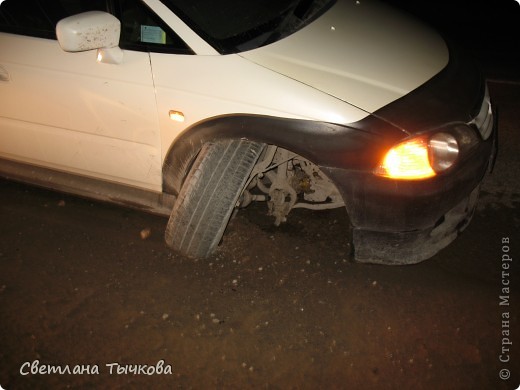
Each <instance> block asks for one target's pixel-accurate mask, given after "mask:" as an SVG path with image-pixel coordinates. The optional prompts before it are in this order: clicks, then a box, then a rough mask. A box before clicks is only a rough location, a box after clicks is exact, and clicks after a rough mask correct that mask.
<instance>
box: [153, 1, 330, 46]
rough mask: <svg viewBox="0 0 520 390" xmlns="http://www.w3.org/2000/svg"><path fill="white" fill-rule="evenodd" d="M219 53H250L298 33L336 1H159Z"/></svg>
mask: <svg viewBox="0 0 520 390" xmlns="http://www.w3.org/2000/svg"><path fill="white" fill-rule="evenodd" d="M161 1H162V2H163V3H164V4H165V5H166V6H168V7H169V8H170V9H171V10H172V11H173V12H174V13H175V14H177V16H179V17H180V18H182V19H183V20H184V22H185V23H186V24H188V25H189V26H190V27H191V28H192V29H193V30H195V31H196V32H197V33H198V34H199V35H200V36H201V37H202V38H204V39H205V40H206V41H207V42H208V43H209V44H211V45H212V46H213V47H214V48H215V49H217V50H218V51H219V52H220V53H222V54H227V53H237V52H241V51H246V50H251V49H254V48H257V47H260V46H263V45H266V44H269V43H272V42H275V41H277V40H279V39H281V38H284V37H286V36H288V35H290V34H292V33H294V32H295V31H297V30H299V29H300V28H302V27H303V26H305V25H306V24H308V23H309V22H311V21H312V20H314V19H315V18H316V17H318V16H319V15H321V14H322V13H323V12H325V11H326V10H327V9H328V8H329V7H330V6H331V5H332V4H334V3H335V2H336V0H250V1H240V0H222V1H218V0H198V1H193V0H161Z"/></svg>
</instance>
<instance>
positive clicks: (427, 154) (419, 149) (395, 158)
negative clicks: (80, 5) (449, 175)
mask: <svg viewBox="0 0 520 390" xmlns="http://www.w3.org/2000/svg"><path fill="white" fill-rule="evenodd" d="M458 156H459V144H458V142H457V139H456V138H455V137H454V136H453V135H451V134H449V133H443V132H441V133H436V134H434V135H433V136H431V137H429V138H428V137H425V136H421V137H418V138H412V139H409V140H406V141H404V142H401V143H400V144H397V145H396V146H394V147H393V148H391V149H390V150H389V151H388V152H387V153H386V155H385V157H384V158H383V160H382V161H381V163H380V164H379V166H378V167H377V168H376V170H375V172H374V173H375V174H376V175H378V176H384V177H388V178H391V179H399V180H421V179H428V178H430V177H433V176H435V175H436V174H437V173H440V172H442V171H445V170H446V169H448V168H450V167H451V166H452V165H453V164H454V163H455V161H456V160H457V158H458Z"/></svg>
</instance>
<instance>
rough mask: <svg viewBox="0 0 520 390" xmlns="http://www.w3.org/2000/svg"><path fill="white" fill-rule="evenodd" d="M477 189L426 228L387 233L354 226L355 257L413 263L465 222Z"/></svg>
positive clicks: (452, 237)
mask: <svg viewBox="0 0 520 390" xmlns="http://www.w3.org/2000/svg"><path fill="white" fill-rule="evenodd" d="M479 190H480V186H479V187H477V188H475V189H474V190H473V191H472V192H471V194H470V195H469V196H468V197H466V198H464V199H463V200H462V201H461V202H460V203H459V204H457V205H456V206H455V207H454V208H452V209H451V210H450V211H448V212H447V213H446V214H444V215H443V216H442V217H441V218H440V219H439V221H438V222H437V224H436V225H434V226H433V227H431V228H429V229H425V230H415V231H408V232H396V233H389V232H378V231H371V230H362V229H358V228H354V229H353V232H352V233H353V237H352V238H353V243H354V247H355V248H356V250H355V254H354V258H355V260H356V261H359V262H369V263H376V264H403V263H407V264H415V263H418V262H420V261H423V260H426V259H428V258H430V257H432V256H433V255H435V254H436V253H437V252H439V251H440V250H441V249H443V248H444V247H446V246H447V245H449V244H450V243H451V242H452V241H453V240H455V238H457V236H458V235H459V233H461V232H462V231H463V230H464V229H465V228H466V227H467V226H468V224H469V222H470V221H471V218H472V217H473V212H474V210H475V208H476V205H477V200H478V195H479Z"/></svg>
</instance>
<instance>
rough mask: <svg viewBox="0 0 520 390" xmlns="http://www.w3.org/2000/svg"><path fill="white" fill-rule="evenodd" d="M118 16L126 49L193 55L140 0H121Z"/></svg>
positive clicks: (118, 3)
mask: <svg viewBox="0 0 520 390" xmlns="http://www.w3.org/2000/svg"><path fill="white" fill-rule="evenodd" d="M116 8H117V9H116V12H115V14H116V16H117V17H118V18H119V20H120V21H121V47H122V48H124V49H133V50H144V51H156V52H174V53H179V54H193V51H192V50H191V49H190V48H189V47H188V46H187V45H186V44H185V43H184V41H183V40H182V39H181V38H179V36H178V35H177V34H175V32H173V30H171V29H170V28H169V27H168V26H167V25H166V24H165V23H164V22H163V21H162V20H161V19H160V18H159V17H158V16H157V15H156V14H155V13H153V12H152V10H150V9H149V8H148V7H147V6H146V5H145V4H144V3H142V2H141V1H140V0H119V1H118V2H117V3H116Z"/></svg>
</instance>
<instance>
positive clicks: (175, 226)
mask: <svg viewBox="0 0 520 390" xmlns="http://www.w3.org/2000/svg"><path fill="white" fill-rule="evenodd" d="M263 146H264V145H263V144H261V143H254V142H250V141H245V140H230V141H219V142H216V143H214V144H206V145H204V146H203V148H202V150H201V151H200V153H199V155H198V156H197V158H196V159H195V162H194V163H193V166H192V168H191V169H190V172H189V173H188V176H187V177H186V180H185V181H184V184H183V185H182V188H181V191H180V193H179V196H178V198H177V200H176V201H175V205H174V206H173V210H172V212H171V215H170V219H169V220H168V224H167V225H166V232H165V240H166V243H167V245H168V246H170V247H171V248H172V249H174V250H175V251H177V252H179V253H181V254H183V255H185V256H188V257H192V258H204V257H208V256H209V255H211V254H212V253H213V252H214V250H215V249H216V247H217V246H218V244H219V242H220V240H221V239H222V236H223V234H224V230H225V229H226V226H227V224H228V222H229V219H230V218H231V214H232V212H233V210H234V208H235V205H236V203H237V201H238V198H239V196H240V195H241V193H242V191H243V190H244V187H245V185H246V182H247V179H248V178H249V175H250V174H251V171H252V170H253V167H254V166H255V164H256V162H257V160H258V157H259V156H260V153H261V152H262V150H263Z"/></svg>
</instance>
